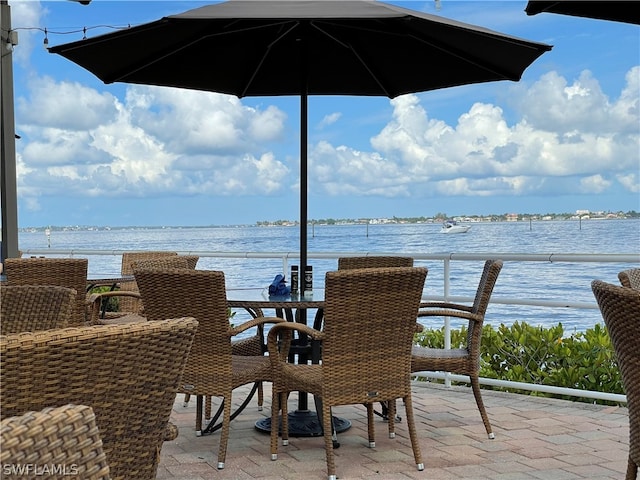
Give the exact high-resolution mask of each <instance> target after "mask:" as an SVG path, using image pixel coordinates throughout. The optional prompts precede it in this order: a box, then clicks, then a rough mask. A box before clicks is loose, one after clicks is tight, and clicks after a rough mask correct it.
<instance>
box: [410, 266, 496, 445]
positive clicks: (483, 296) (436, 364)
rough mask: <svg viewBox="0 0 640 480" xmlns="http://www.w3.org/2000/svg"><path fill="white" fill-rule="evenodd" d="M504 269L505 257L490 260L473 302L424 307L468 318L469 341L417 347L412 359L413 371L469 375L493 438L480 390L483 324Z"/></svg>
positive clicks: (429, 312)
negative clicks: (433, 346) (457, 344)
mask: <svg viewBox="0 0 640 480" xmlns="http://www.w3.org/2000/svg"><path fill="white" fill-rule="evenodd" d="M501 270H502V260H487V261H486V262H485V264H484V270H483V272H482V276H481V278H480V282H479V284H478V289H477V291H476V296H475V300H474V302H473V305H471V306H467V305H460V304H456V303H448V302H428V303H423V304H421V306H420V312H419V313H418V317H433V316H437V317H454V318H460V319H464V320H467V321H468V327H467V328H468V330H467V344H466V345H465V346H461V347H460V348H451V349H444V348H424V347H418V346H414V347H413V351H412V358H411V371H412V372H422V371H435V370H437V371H445V372H451V373H457V374H460V375H468V376H469V378H470V380H471V388H472V390H473V395H474V397H475V399H476V404H477V405H478V410H480V416H481V417H482V422H483V423H484V427H485V429H486V431H487V435H488V436H489V438H490V439H493V438H495V435H494V433H493V430H492V429H491V423H490V422H489V416H488V415H487V411H486V410H485V408H484V402H483V401H482V394H481V393H480V381H479V379H478V377H479V373H480V343H481V340H482V326H483V322H484V317H485V313H486V311H487V306H488V305H489V300H490V299H491V294H492V292H493V287H494V286H495V284H496V281H497V280H498V275H499V274H500V271H501Z"/></svg>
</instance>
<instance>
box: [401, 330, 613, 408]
mask: <svg viewBox="0 0 640 480" xmlns="http://www.w3.org/2000/svg"><path fill="white" fill-rule="evenodd" d="M466 335H467V329H466V328H462V329H459V330H456V329H451V346H452V348H456V347H458V346H463V345H464V344H465V339H466ZM414 342H415V343H416V344H417V345H421V346H424V347H431V348H443V347H444V327H443V328H441V329H431V330H430V329H425V330H424V331H423V332H421V333H417V334H416V335H415V338H414ZM480 376H481V377H485V378H495V379H500V380H509V381H514V382H525V383H532V384H538V385H552V386H556V387H567V388H575V389H580V390H591V391H597V392H607V393H618V394H623V393H624V391H623V388H622V379H621V377H620V371H619V369H618V364H617V363H616V360H615V356H614V353H613V347H612V346H611V340H610V339H609V335H608V333H607V330H606V328H605V327H604V326H603V325H601V324H596V325H595V326H594V327H593V328H590V329H587V330H586V331H585V332H574V333H572V334H570V335H565V331H564V328H563V327H562V324H561V323H559V324H558V325H557V326H553V327H550V328H545V327H539V326H538V327H534V326H531V325H528V324H527V323H525V322H522V323H520V322H517V321H516V322H515V323H514V324H513V325H512V326H510V327H509V326H506V325H504V324H501V325H500V326H499V327H498V328H497V329H495V328H493V327H492V326H490V325H485V326H484V328H483V332H482V356H481V360H480ZM483 388H489V389H495V390H503V391H515V390H514V389H510V388H499V387H490V386H486V385H483ZM518 392H521V391H520V390H518ZM527 393H529V394H530V395H537V396H544V397H553V398H565V399H570V400H577V401H582V402H588V403H593V402H597V403H603V404H610V403H612V402H607V401H602V400H594V399H591V398H577V397H573V396H566V395H558V394H551V393H544V392H529V391H527Z"/></svg>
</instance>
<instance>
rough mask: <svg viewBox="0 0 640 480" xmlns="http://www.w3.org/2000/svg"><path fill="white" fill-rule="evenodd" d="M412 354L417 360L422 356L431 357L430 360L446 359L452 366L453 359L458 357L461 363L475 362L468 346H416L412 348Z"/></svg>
mask: <svg viewBox="0 0 640 480" xmlns="http://www.w3.org/2000/svg"><path fill="white" fill-rule="evenodd" d="M411 355H413V356H415V357H416V358H415V360H419V359H421V358H424V359H429V360H430V361H432V362H434V365H435V362H437V361H438V359H440V358H442V359H446V360H447V366H451V360H455V359H458V360H459V362H458V363H459V365H461V366H463V365H467V364H468V365H471V364H473V363H474V362H472V361H471V359H470V358H469V350H467V349H466V348H450V349H445V348H428V347H418V346H414V347H413V348H412V349H411Z"/></svg>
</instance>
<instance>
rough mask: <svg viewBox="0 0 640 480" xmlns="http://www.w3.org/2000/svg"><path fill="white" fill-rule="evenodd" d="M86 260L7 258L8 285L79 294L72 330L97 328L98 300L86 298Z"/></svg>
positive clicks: (93, 297)
mask: <svg viewBox="0 0 640 480" xmlns="http://www.w3.org/2000/svg"><path fill="white" fill-rule="evenodd" d="M88 266H89V261H88V260H87V259H86V258H7V259H6V260H5V265H4V269H5V274H6V276H7V285H57V286H60V287H67V288H71V289H73V290H75V291H76V300H75V305H74V308H73V311H72V314H71V318H70V320H69V326H73V327H76V326H83V325H90V324H94V323H95V322H96V320H97V319H98V315H99V313H100V303H99V298H97V297H96V296H95V295H87V294H86V289H87V268H88Z"/></svg>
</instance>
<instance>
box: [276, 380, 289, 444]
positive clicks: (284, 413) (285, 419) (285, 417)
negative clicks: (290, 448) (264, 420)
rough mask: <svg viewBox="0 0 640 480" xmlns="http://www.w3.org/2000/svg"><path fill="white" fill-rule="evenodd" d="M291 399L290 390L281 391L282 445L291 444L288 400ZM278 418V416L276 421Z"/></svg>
mask: <svg viewBox="0 0 640 480" xmlns="http://www.w3.org/2000/svg"><path fill="white" fill-rule="evenodd" d="M288 401H289V392H281V393H280V410H281V413H280V417H281V418H282V420H281V422H282V433H281V435H282V445H284V446H287V445H289V406H288V405H287V402H288ZM277 420H278V419H277V418H276V421H277Z"/></svg>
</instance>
